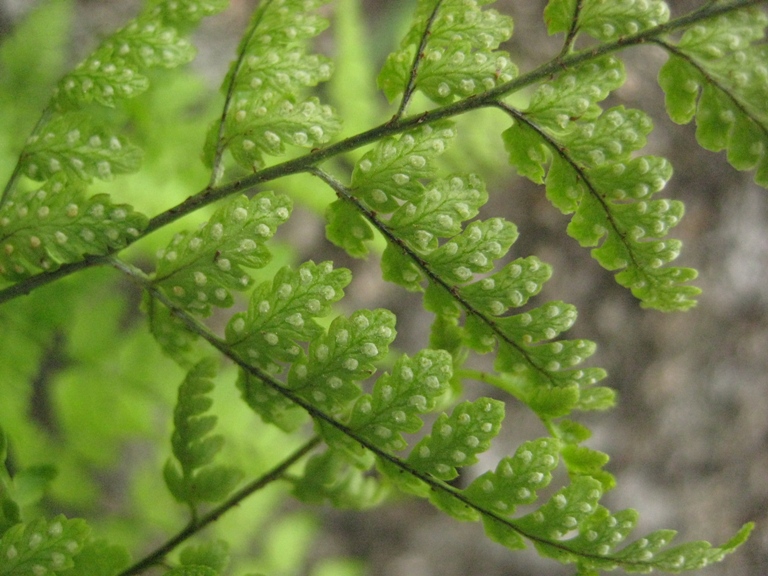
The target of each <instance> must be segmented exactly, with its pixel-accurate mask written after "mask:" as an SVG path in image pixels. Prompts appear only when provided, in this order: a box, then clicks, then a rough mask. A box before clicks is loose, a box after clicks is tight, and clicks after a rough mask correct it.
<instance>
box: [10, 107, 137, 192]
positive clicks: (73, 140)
mask: <svg viewBox="0 0 768 576" xmlns="http://www.w3.org/2000/svg"><path fill="white" fill-rule="evenodd" d="M141 158H142V154H141V150H140V149H139V148H138V147H136V146H134V145H132V144H130V143H128V142H127V141H126V140H124V139H123V138H119V137H117V136H110V135H108V134H107V133H106V132H105V131H104V130H103V129H101V128H97V127H95V126H93V121H91V120H89V118H88V117H87V116H85V115H83V114H78V113H72V114H65V115H61V116H56V117H54V118H53V119H52V120H51V121H50V122H49V123H48V124H47V125H46V126H45V132H44V134H40V135H37V134H34V135H32V136H30V138H29V139H28V140H27V146H26V147H25V148H24V152H23V153H22V156H21V170H22V171H23V172H24V174H26V175H27V176H29V177H30V178H32V179H34V180H48V179H50V178H53V177H56V178H57V179H59V180H60V181H63V182H67V181H72V182H77V181H83V182H86V183H90V182H91V181H92V180H93V179H94V178H99V179H100V180H111V179H112V178H114V176H115V175H116V174H127V173H130V172H134V171H136V170H138V169H139V166H140V164H141Z"/></svg>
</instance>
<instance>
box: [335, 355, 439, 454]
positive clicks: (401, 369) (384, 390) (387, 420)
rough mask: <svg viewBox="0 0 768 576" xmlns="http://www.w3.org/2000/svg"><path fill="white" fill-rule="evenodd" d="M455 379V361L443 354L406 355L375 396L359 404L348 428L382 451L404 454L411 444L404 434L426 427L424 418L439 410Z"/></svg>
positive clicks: (382, 379)
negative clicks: (452, 378)
mask: <svg viewBox="0 0 768 576" xmlns="http://www.w3.org/2000/svg"><path fill="white" fill-rule="evenodd" d="M452 375H453V367H452V362H451V357H450V355H449V354H448V353H447V352H445V351H443V350H422V351H421V352H419V353H418V354H416V356H414V357H413V358H409V357H408V356H405V355H403V356H401V357H400V358H399V359H398V361H397V362H396V363H395V365H394V367H393V368H392V372H391V373H387V374H383V375H382V376H381V377H380V378H379V379H378V380H377V381H376V384H375V385H374V388H373V394H366V395H364V396H363V397H361V398H360V399H359V400H357V402H356V403H355V405H354V408H353V410H352V415H351V417H350V420H349V423H348V424H347V425H348V427H349V428H351V429H352V430H354V431H355V432H356V434H357V435H358V436H359V437H361V438H364V439H366V440H368V441H370V442H371V443H372V444H374V445H376V446H378V447H380V448H381V449H382V450H386V451H389V452H397V451H400V450H403V449H405V448H406V447H407V442H406V441H405V439H404V438H403V436H402V434H403V433H413V432H416V431H418V430H419V429H420V428H421V427H422V426H423V422H422V419H421V415H422V414H426V413H428V412H430V411H431V410H433V409H434V408H435V406H436V404H437V399H438V398H439V397H440V396H442V395H443V394H444V393H445V391H446V390H447V387H448V383H449V381H450V379H451V377H452Z"/></svg>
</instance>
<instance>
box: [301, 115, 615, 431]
mask: <svg viewBox="0 0 768 576" xmlns="http://www.w3.org/2000/svg"><path fill="white" fill-rule="evenodd" d="M432 134H433V131H424V130H423V129H420V130H419V131H413V132H409V133H408V134H406V135H404V136H403V137H404V138H405V137H406V136H410V138H411V139H412V140H413V142H414V143H413V144H410V146H414V145H416V143H417V142H418V141H419V140H418V139H428V138H430V137H431V136H432ZM387 145H388V146H390V147H391V148H392V150H393V152H391V153H390V155H389V156H388V158H395V157H397V154H396V153H395V151H394V150H395V148H394V146H392V144H391V143H387V144H384V145H383V146H382V148H381V149H383V147H384V146H387ZM427 148H428V147H423V148H422V149H423V150H426V149H427ZM439 151H442V149H440V150H439ZM425 153H426V152H425ZM432 153H433V154H434V153H435V151H433V152H432ZM406 157H407V156H406ZM383 158H387V156H386V155H385V154H383V153H382V151H381V150H380V149H379V148H378V147H377V148H374V150H372V151H370V152H369V153H367V154H366V156H364V157H363V158H362V159H361V160H360V162H359V163H358V167H356V169H355V170H356V171H357V170H358V169H359V164H360V163H362V162H367V163H368V164H366V165H364V168H365V170H362V173H363V174H365V173H372V174H375V173H376V171H377V168H376V165H375V164H374V163H373V159H377V160H378V161H382V159H383ZM426 165H427V164H426V161H425V166H426ZM316 174H317V175H318V176H320V177H321V178H323V179H324V180H325V181H326V182H327V183H328V184H329V185H331V186H332V187H333V188H334V190H336V192H337V194H338V195H339V196H340V198H341V199H342V201H344V202H346V203H348V204H350V206H354V207H355V208H356V209H357V210H358V211H359V212H360V214H362V215H363V216H364V217H365V218H366V220H368V222H369V223H370V224H372V225H373V226H374V227H376V228H377V229H378V230H379V231H380V232H381V233H382V234H383V235H384V236H385V237H386V238H387V239H388V241H389V242H388V246H387V248H386V250H385V252H384V255H383V257H382V270H383V273H384V277H385V278H386V279H389V280H392V281H394V282H397V283H398V284H402V285H403V286H405V287H406V288H408V289H410V290H421V289H423V287H422V283H423V281H424V280H425V279H427V280H428V286H427V289H426V294H425V307H426V308H427V309H428V310H431V311H433V312H435V313H436V314H437V315H438V317H439V318H446V317H457V316H460V315H461V313H462V312H463V313H466V326H465V329H464V330H463V332H462V335H463V336H462V337H463V338H464V339H465V341H466V343H467V344H468V345H469V346H471V347H473V348H474V349H475V350H477V351H479V352H483V353H485V352H490V351H491V350H493V348H494V347H495V345H496V343H497V342H500V343H501V344H500V348H499V357H498V361H497V363H496V368H497V370H500V371H503V372H512V373H514V374H515V376H514V378H515V379H517V381H518V382H519V384H518V385H517V386H516V387H517V388H519V389H518V390H517V394H516V397H518V398H520V399H521V400H523V401H526V402H529V403H530V404H529V405H530V406H531V407H532V408H534V410H536V411H537V412H539V413H540V415H541V416H542V417H544V418H550V417H553V416H563V415H564V414H567V413H568V412H569V411H570V410H572V409H576V408H577V407H578V409H602V408H606V407H607V406H609V405H611V404H612V398H613V394H612V393H606V391H607V389H602V388H595V389H593V390H592V391H591V392H585V394H584V396H583V397H582V396H581V394H580V390H581V389H582V388H583V389H584V390H586V389H588V388H590V387H592V386H593V385H594V383H595V382H597V381H598V380H600V379H602V378H604V377H605V372H604V371H602V370H600V369H595V368H590V369H586V370H579V369H575V368H572V367H573V366H575V365H577V364H579V363H581V362H582V361H583V360H584V359H586V358H587V357H589V356H590V355H592V353H593V352H594V348H595V347H594V344H593V343H591V342H588V341H582V340H579V341H573V342H567V341H566V342H555V343H551V344H548V345H536V343H538V342H540V341H541V340H544V339H547V340H550V339H552V338H555V337H556V336H557V335H558V334H559V333H560V332H562V331H564V330H567V329H568V328H570V327H571V326H572V325H573V322H574V321H575V318H576V313H575V309H574V308H573V307H572V306H569V305H565V304H563V303H552V304H551V305H548V306H546V307H543V308H542V309H541V310H534V311H532V312H531V313H525V314H522V315H518V316H509V317H505V316H504V315H505V314H506V313H507V311H508V309H509V308H510V307H517V306H521V305H522V304H524V303H525V302H527V300H528V298H529V297H530V296H532V295H534V294H537V293H538V292H539V291H540V290H541V285H542V284H543V282H544V281H546V280H547V279H548V278H549V275H550V271H549V267H548V266H546V265H542V264H541V262H539V261H538V259H535V258H529V259H518V260H515V261H513V262H511V263H509V264H507V265H506V266H505V267H504V268H503V269H502V270H500V271H499V272H497V273H496V274H494V275H493V276H491V277H489V278H485V279H482V280H474V276H475V274H478V273H488V272H490V271H492V270H493V268H494V266H495V264H494V262H495V261H496V260H498V259H499V258H502V257H503V256H504V255H505V254H506V252H507V251H508V250H509V248H510V246H511V245H512V243H513V242H514V240H515V239H516V237H517V231H516V228H515V227H514V225H513V224H511V223H509V222H506V221H505V220H503V219H500V218H492V219H490V220H487V221H474V222H472V223H470V224H469V225H467V226H466V227H465V228H464V229H463V230H462V227H461V222H462V221H463V220H466V219H469V218H471V217H472V216H473V215H475V214H476V213H477V210H478V208H479V206H480V205H481V204H482V203H483V202H484V201H485V199H486V198H487V194H486V193H485V190H484V186H482V182H481V181H480V179H479V178H478V177H476V176H474V175H470V176H453V177H452V178H450V179H449V180H448V182H444V181H442V180H438V181H436V182H435V184H436V185H435V186H434V187H430V186H425V185H423V184H421V183H419V185H418V186H414V187H413V190H412V191H409V192H408V196H407V198H408V200H407V201H406V202H404V203H402V205H401V206H399V207H398V208H397V210H396V211H395V213H394V214H393V216H392V217H391V218H390V219H389V220H384V218H382V217H381V216H379V214H378V212H377V211H374V210H372V209H370V208H368V207H367V204H368V203H367V202H364V201H360V200H358V199H357V198H356V197H355V196H353V194H355V190H353V189H348V188H346V187H345V186H343V185H342V184H341V183H340V182H338V181H336V180H335V179H333V178H332V177H330V176H328V175H326V174H323V173H321V172H319V171H318V172H316ZM361 181H362V182H365V180H363V179H362V178H361ZM358 186H359V187H360V184H358ZM358 189H360V188H358ZM443 191H445V192H446V193H443ZM433 207H439V211H438V212H436V213H435V218H434V219H432V218H431V217H430V218H424V217H422V218H418V217H417V215H418V214H426V213H428V212H429V211H430V208H433ZM392 223H394V224H395V226H397V228H395V226H393V225H392ZM457 228H458V229H459V230H462V231H461V232H459V233H458V234H456V230H457ZM448 235H449V236H448ZM445 236H448V237H449V240H448V241H446V242H444V243H442V244H440V243H439V242H438V241H439V239H440V238H441V237H445ZM497 282H498V283H497ZM534 320H536V321H537V322H534ZM537 326H540V328H539V331H540V334H537V333H536V330H537ZM523 389H525V391H523ZM582 400H583V401H582Z"/></svg>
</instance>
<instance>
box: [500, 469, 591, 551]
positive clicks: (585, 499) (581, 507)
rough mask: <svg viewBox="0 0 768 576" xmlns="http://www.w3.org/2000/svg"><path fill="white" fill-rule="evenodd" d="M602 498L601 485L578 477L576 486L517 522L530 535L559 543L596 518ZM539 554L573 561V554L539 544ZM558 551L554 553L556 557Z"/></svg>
mask: <svg viewBox="0 0 768 576" xmlns="http://www.w3.org/2000/svg"><path fill="white" fill-rule="evenodd" d="M601 496H602V490H601V486H600V483H599V482H598V481H597V480H595V479H593V478H589V477H586V476H580V477H577V478H576V479H575V480H574V481H573V483H572V484H569V485H568V486H566V487H564V488H562V489H560V490H558V491H557V493H555V495H554V496H552V497H551V498H550V499H549V500H548V501H547V502H546V503H545V504H544V505H542V506H540V507H539V508H538V509H537V510H536V511H535V512H531V513H530V514H526V515H525V516H522V517H521V518H517V519H515V521H514V524H515V526H516V527H518V528H519V529H520V530H522V531H524V532H525V533H526V534H527V535H534V536H538V537H539V538H541V539H542V540H543V541H544V542H546V541H558V540H560V539H562V538H563V537H564V536H566V535H567V534H569V533H571V532H572V531H573V530H576V529H577V528H578V527H579V525H580V524H581V522H582V521H583V520H584V519H586V518H588V517H589V516H590V515H592V514H593V513H594V511H595V509H596V508H597V503H598V501H599V499H600V497H601ZM537 547H538V549H539V551H541V552H543V553H544V554H546V555H550V556H556V557H557V559H558V560H561V561H573V558H572V556H571V553H570V552H568V551H564V550H562V549H556V548H554V547H550V546H547V545H546V544H540V543H539V542H537ZM553 552H554V554H552V553H553Z"/></svg>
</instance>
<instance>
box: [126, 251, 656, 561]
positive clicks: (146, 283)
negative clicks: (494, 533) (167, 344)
mask: <svg viewBox="0 0 768 576" xmlns="http://www.w3.org/2000/svg"><path fill="white" fill-rule="evenodd" d="M112 264H113V265H114V266H115V267H116V268H118V269H119V270H121V271H123V272H125V273H126V274H128V275H129V277H130V278H131V280H132V281H134V282H136V283H137V284H138V285H140V286H141V287H142V288H143V289H145V290H147V291H148V292H149V293H150V294H151V295H152V297H153V298H156V299H157V300H158V301H159V302H160V303H162V304H163V305H164V306H166V307H168V309H169V310H170V311H171V313H172V314H173V316H175V317H176V318H178V319H179V320H180V321H181V322H182V323H183V324H184V325H185V326H186V327H187V328H188V329H189V330H190V331H192V332H193V333H194V334H197V335H198V336H200V337H201V338H202V339H203V340H205V341H206V342H208V343H209V344H210V345H211V346H213V347H214V348H215V349H216V350H218V351H219V352H221V354H223V355H224V356H226V357H227V358H229V359H230V360H232V361H233V362H234V363H235V364H236V365H237V366H239V367H240V368H241V369H243V370H244V371H246V372H248V373H249V374H250V375H251V376H253V377H255V378H258V379H259V380H261V381H262V382H263V383H264V384H265V385H266V386H269V387H270V388H272V389H274V390H275V391H276V392H278V393H279V394H281V395H283V396H285V397H286V398H287V399H289V400H290V401H291V402H293V403H294V404H296V405H298V406H300V407H301V408H303V409H304V410H306V412H307V413H308V414H309V415H310V416H311V417H312V418H313V419H314V420H315V421H316V422H322V423H323V424H326V425H328V426H330V427H332V428H335V429H336V430H338V431H339V432H341V433H342V434H344V435H345V436H347V437H348V438H350V439H351V440H353V441H355V442H357V443H358V444H360V445H361V446H362V447H363V448H365V449H366V450H368V451H370V452H371V453H373V454H374V455H375V456H376V457H377V458H379V459H381V460H382V461H385V462H388V463H389V464H392V465H393V466H395V467H396V468H397V469H398V470H401V471H402V472H403V473H406V474H409V475H411V476H413V477H414V478H417V479H418V480H420V481H422V482H424V483H425V484H426V485H427V486H429V487H430V488H431V489H432V490H436V491H439V492H442V493H444V494H446V495H448V496H450V497H451V498H454V499H455V500H457V501H459V502H461V503H462V504H463V505H465V506H467V507H468V508H471V509H472V510H475V511H476V512H478V513H479V514H480V515H482V516H485V517H487V518H491V519H493V520H494V521H496V522H498V523H500V524H503V525H505V526H507V527H508V528H509V529H511V530H513V531H515V532H516V533H517V534H519V535H520V536H522V537H523V538H525V539H527V540H529V541H531V542H534V543H538V544H542V545H545V546H548V547H551V548H554V549H557V550H560V551H562V552H564V553H567V554H573V553H574V551H573V550H571V549H570V548H569V546H568V542H567V541H558V540H555V539H553V540H549V539H546V538H543V537H541V536H539V535H537V534H535V533H531V532H530V531H528V530H526V529H525V528H522V527H520V526H518V524H517V523H516V522H515V520H514V519H511V518H509V517H507V516H503V515H501V514H499V513H497V512H494V511H493V510H490V509H488V508H485V507H484V506H481V505H478V504H476V503H475V502H473V501H472V500H471V499H470V498H468V497H467V496H465V495H464V494H463V493H462V491H461V490H460V489H458V488H454V487H453V486H451V485H450V484H447V483H445V482H443V481H441V480H438V479H436V478H435V477H433V476H432V475H431V474H428V473H426V472H422V471H420V470H418V469H416V468H414V467H413V466H412V465H411V464H409V463H408V462H406V461H405V460H403V459H401V458H399V457H397V456H395V455H393V454H390V453H389V452H387V451H385V450H383V449H382V448H380V447H378V446H377V445H376V444H374V443H373V442H371V441H370V440H368V439H367V438H366V437H364V436H363V435H361V434H360V433H358V432H357V431H355V430H353V429H351V428H350V427H349V426H347V425H345V424H343V423H342V422H339V421H338V420H337V419H336V418H335V417H333V416H331V415H329V414H327V413H325V412H323V411H322V410H320V409H318V408H316V407H315V406H313V405H312V404H311V403H309V402H308V401H307V400H305V399H304V398H302V397H301V396H300V395H299V394H297V393H296V391H294V390H291V389H290V388H287V387H286V386H285V385H284V384H283V383H282V382H280V381H278V380H276V379H275V378H274V376H272V375H271V374H269V373H267V372H265V371H263V370H261V369H260V368H258V367H255V366H252V365H251V364H249V363H248V361H247V360H245V359H243V358H241V357H240V356H239V355H238V354H237V353H236V352H235V351H234V350H232V348H231V347H230V346H229V345H228V344H227V343H226V342H225V341H223V340H221V339H220V338H219V337H217V336H216V335H215V334H213V333H212V332H211V331H210V330H209V329H208V328H207V327H206V326H205V325H204V324H202V323H201V322H199V321H198V320H197V319H195V318H194V317H193V316H191V315H190V314H189V313H188V312H187V311H186V310H183V309H182V308H179V307H178V306H177V305H176V304H175V303H174V302H173V301H172V300H171V299H169V298H168V297H167V296H166V295H165V294H164V293H163V292H162V290H160V289H159V288H157V287H155V286H154V285H153V284H152V282H151V281H150V280H149V278H147V277H146V275H145V274H144V273H143V272H141V271H140V270H139V271H138V273H136V270H135V268H134V267H133V266H131V265H130V264H126V263H124V262H121V261H120V260H118V259H113V262H112ZM320 441H321V439H320V438H313V439H312V440H310V442H311V443H313V444H312V446H309V443H310V442H308V443H307V444H306V445H305V446H304V447H302V449H300V450H299V451H297V452H295V453H294V454H293V456H292V458H293V460H292V461H291V462H290V464H289V463H288V461H287V460H286V461H284V462H283V463H282V464H281V465H280V466H279V467H278V468H280V470H279V472H276V470H277V469H273V471H272V472H270V473H268V475H265V476H263V477H262V478H263V479H264V480H262V479H259V480H257V481H256V483H261V484H260V485H259V487H261V485H262V484H263V485H266V483H269V482H271V481H273V480H276V479H278V478H282V477H283V473H284V471H285V470H286V469H287V468H288V467H289V466H290V465H291V464H292V463H293V462H295V461H296V460H298V459H299V458H301V457H302V456H303V455H304V454H306V453H307V452H309V451H310V450H311V449H312V448H314V446H316V445H317V444H318V443H319V442H320ZM299 452H301V454H299ZM241 492H243V491H241ZM241 492H238V494H241ZM235 496H237V494H236V495H235ZM235 496H233V497H232V498H230V500H232V499H233V498H235ZM243 497H245V496H243ZM230 500H228V501H227V502H230ZM225 504H226V503H225ZM224 506H225V505H221V506H220V507H219V508H222V511H221V512H219V513H218V514H216V512H217V510H219V508H217V509H216V510H214V511H212V512H210V513H209V514H207V515H205V516H204V517H202V518H201V519H200V524H201V523H203V522H205V523H206V524H207V523H210V522H213V521H214V520H216V518H218V517H219V516H220V515H221V514H222V513H223V512H224V511H226V510H228V509H229V508H231V507H232V506H234V504H231V505H230V506H229V507H226V508H225V507H224ZM199 529H200V525H197V526H195V527H192V528H190V527H188V528H186V529H184V530H182V531H181V532H180V533H179V534H178V535H177V536H175V537H174V538H172V539H171V540H169V541H168V543H166V545H164V546H163V547H161V548H162V549H163V552H162V553H160V552H156V553H154V554H152V555H151V559H145V560H143V561H142V562H141V564H142V566H141V568H135V567H132V568H129V569H128V571H125V572H123V573H121V574H120V575H119V576H130V575H132V574H136V573H138V572H139V571H140V570H143V569H145V568H148V567H149V566H151V565H153V564H155V563H157V562H159V561H160V560H161V559H162V558H163V557H164V555H165V554H167V553H168V552H169V551H170V550H172V549H173V548H174V547H175V546H178V544H179V543H180V542H182V541H183V540H185V539H187V538H189V537H190V536H191V535H192V534H194V533H196V532H197V531H199ZM171 543H172V545H171ZM578 555H579V556H581V557H584V558H592V559H594V560H606V559H609V558H610V557H607V556H599V555H597V554H591V553H585V552H583V551H579V552H578ZM148 558H150V557H148ZM615 562H616V563H617V564H620V565H622V566H624V567H625V568H628V569H633V570H634V571H648V570H649V569H650V567H651V566H652V564H651V563H648V562H644V561H626V560H622V559H615Z"/></svg>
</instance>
